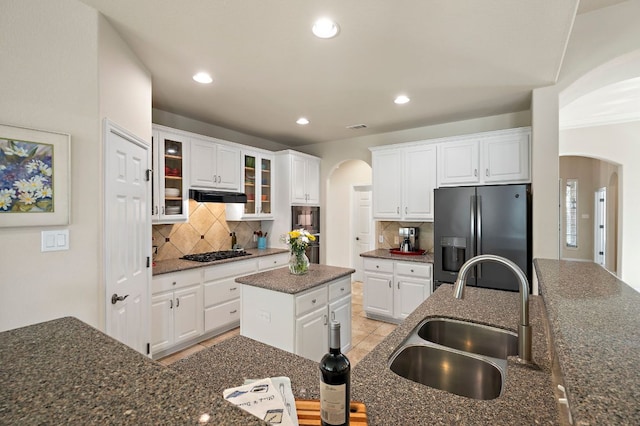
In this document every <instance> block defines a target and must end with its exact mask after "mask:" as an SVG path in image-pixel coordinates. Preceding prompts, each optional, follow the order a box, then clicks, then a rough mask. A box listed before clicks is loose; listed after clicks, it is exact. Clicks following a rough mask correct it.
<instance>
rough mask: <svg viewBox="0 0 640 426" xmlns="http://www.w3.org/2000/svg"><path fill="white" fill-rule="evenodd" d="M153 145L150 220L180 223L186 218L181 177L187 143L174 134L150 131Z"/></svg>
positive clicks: (185, 139)
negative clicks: (152, 133) (152, 136)
mask: <svg viewBox="0 0 640 426" xmlns="http://www.w3.org/2000/svg"><path fill="white" fill-rule="evenodd" d="M156 141H157V142H156ZM153 142H154V143H153V156H154V174H153V175H154V176H153V191H152V193H153V202H152V219H153V221H154V222H157V223H175V222H184V221H186V220H187V218H188V216H189V212H188V201H189V194H188V188H187V186H186V181H185V178H184V174H185V168H184V166H185V164H186V159H187V152H188V140H187V138H186V137H184V136H181V135H178V134H172V133H167V132H164V131H158V132H157V133H155V132H154V141H153Z"/></svg>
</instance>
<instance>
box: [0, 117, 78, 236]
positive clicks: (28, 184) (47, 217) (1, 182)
mask: <svg viewBox="0 0 640 426" xmlns="http://www.w3.org/2000/svg"><path fill="white" fill-rule="evenodd" d="M70 140H71V136H70V135H69V134H67V133H59V132H51V131H45V130H36V129H30V128H26V127H18V126H11V125H6V124H0V227H22V226H52V225H68V224H69V209H70V194H71V191H70V183H71V177H70V176H71V174H70V170H71V159H70V149H71V144H70Z"/></svg>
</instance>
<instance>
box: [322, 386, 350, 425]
mask: <svg viewBox="0 0 640 426" xmlns="http://www.w3.org/2000/svg"><path fill="white" fill-rule="evenodd" d="M346 400H347V385H346V384H343V385H328V384H326V383H324V382H322V381H321V382H320V417H321V418H322V421H323V422H325V423H327V424H330V425H342V424H345V423H346V422H347V413H348V407H346V406H345V405H346Z"/></svg>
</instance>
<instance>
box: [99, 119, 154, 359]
mask: <svg viewBox="0 0 640 426" xmlns="http://www.w3.org/2000/svg"><path fill="white" fill-rule="evenodd" d="M149 162H150V148H149V146H148V145H146V144H145V143H144V142H143V141H142V140H140V139H138V138H137V137H135V136H134V135H131V134H129V133H128V132H126V131H125V130H123V129H120V128H118V127H117V126H116V125H115V124H113V123H111V122H109V121H108V120H105V198H104V203H105V222H104V232H105V235H104V240H105V250H104V253H105V290H106V297H105V299H106V300H105V303H106V309H105V312H106V330H107V334H109V335H110V336H112V337H114V338H115V339H117V340H119V341H121V342H122V343H124V344H126V345H128V346H130V347H132V348H133V349H135V350H137V351H139V352H142V353H143V354H148V353H149V350H148V342H149V288H150V280H151V269H150V265H149V257H150V254H151V247H150V246H151V222H150V221H151V217H150V215H149V208H148V203H149V191H150V182H149V181H148V178H149V176H148V173H147V170H148V169H149Z"/></svg>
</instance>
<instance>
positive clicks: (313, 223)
mask: <svg viewBox="0 0 640 426" xmlns="http://www.w3.org/2000/svg"><path fill="white" fill-rule="evenodd" d="M300 228H302V229H304V230H306V231H308V232H309V233H311V234H313V236H314V237H316V240H315V241H312V242H311V243H310V244H309V246H308V247H307V251H306V254H307V257H308V258H309V262H311V263H320V207H310V206H292V207H291V229H300Z"/></svg>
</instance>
